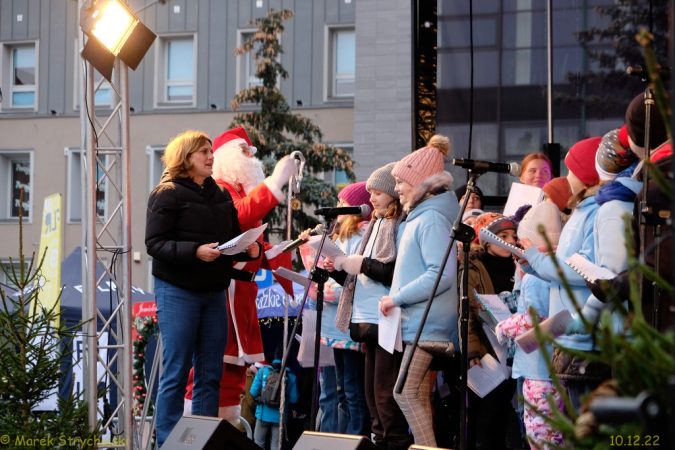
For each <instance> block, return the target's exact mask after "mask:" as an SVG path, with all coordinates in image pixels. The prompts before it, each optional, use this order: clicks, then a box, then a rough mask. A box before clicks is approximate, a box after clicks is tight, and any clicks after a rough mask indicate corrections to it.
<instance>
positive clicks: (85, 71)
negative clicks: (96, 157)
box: [82, 61, 98, 148]
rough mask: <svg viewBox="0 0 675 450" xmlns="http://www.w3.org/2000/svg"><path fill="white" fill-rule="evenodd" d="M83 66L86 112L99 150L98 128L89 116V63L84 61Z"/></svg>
mask: <svg viewBox="0 0 675 450" xmlns="http://www.w3.org/2000/svg"><path fill="white" fill-rule="evenodd" d="M82 64H83V65H84V66H83V67H84V110H85V111H87V119H89V124H90V125H91V129H92V131H93V132H94V142H96V147H97V148H98V134H96V127H95V126H94V121H93V120H91V116H90V115H89V104H88V103H87V62H86V61H82Z"/></svg>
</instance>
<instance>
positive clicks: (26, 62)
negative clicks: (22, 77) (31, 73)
mask: <svg viewBox="0 0 675 450" xmlns="http://www.w3.org/2000/svg"><path fill="white" fill-rule="evenodd" d="M14 67H21V68H35V47H21V48H15V49H14Z"/></svg>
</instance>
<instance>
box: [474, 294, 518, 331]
mask: <svg viewBox="0 0 675 450" xmlns="http://www.w3.org/2000/svg"><path fill="white" fill-rule="evenodd" d="M473 295H474V296H475V297H476V299H477V300H478V301H479V303H481V304H482V305H483V307H484V308H485V310H486V311H487V312H488V313H489V314H490V315H491V316H492V318H493V319H494V320H495V322H497V323H499V322H501V321H502V320H506V319H508V318H509V317H511V311H509V308H507V307H506V305H505V304H504V302H503V301H501V299H500V298H499V296H498V295H490V294H479V293H477V292H476V291H474V292H473Z"/></svg>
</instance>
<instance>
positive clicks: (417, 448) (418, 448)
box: [408, 445, 445, 450]
mask: <svg viewBox="0 0 675 450" xmlns="http://www.w3.org/2000/svg"><path fill="white" fill-rule="evenodd" d="M408 450H445V449H442V448H441V447H425V446H424V445H411V446H410V447H409V448H408Z"/></svg>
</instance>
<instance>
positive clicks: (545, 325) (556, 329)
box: [515, 309, 573, 355]
mask: <svg viewBox="0 0 675 450" xmlns="http://www.w3.org/2000/svg"><path fill="white" fill-rule="evenodd" d="M572 320H573V319H572V314H570V312H569V311H568V310H566V309H563V310H562V311H560V312H559V313H558V314H554V315H552V316H551V317H549V318H548V319H546V320H544V321H543V322H541V323H540V324H539V329H541V331H542V332H544V333H548V334H551V335H552V336H553V337H554V338H557V337H558V336H562V335H563V334H565V330H566V329H567V325H569V324H570V322H571V321H572ZM515 341H516V344H518V346H519V347H520V348H521V349H523V351H524V352H525V353H527V354H528V355H529V354H530V353H532V352H533V351H535V350H538V349H539V344H538V343H537V335H536V334H535V330H534V328H532V329H531V330H528V331H527V332H525V333H523V334H521V335H520V336H518V337H517V338H516V339H515Z"/></svg>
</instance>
